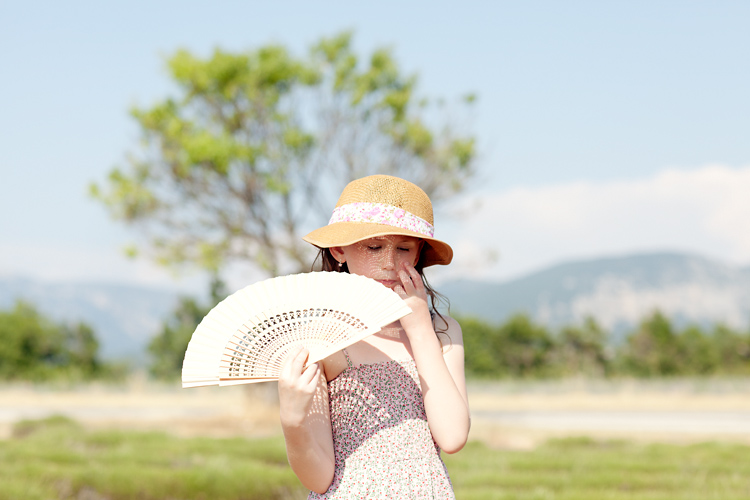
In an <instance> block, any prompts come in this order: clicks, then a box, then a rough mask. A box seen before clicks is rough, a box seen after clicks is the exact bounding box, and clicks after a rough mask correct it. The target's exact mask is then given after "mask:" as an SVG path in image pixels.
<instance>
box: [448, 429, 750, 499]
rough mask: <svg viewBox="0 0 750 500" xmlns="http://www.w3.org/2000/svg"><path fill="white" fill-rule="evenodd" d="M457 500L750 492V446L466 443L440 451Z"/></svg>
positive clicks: (584, 440) (585, 441)
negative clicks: (512, 447) (527, 447)
mask: <svg viewBox="0 0 750 500" xmlns="http://www.w3.org/2000/svg"><path fill="white" fill-rule="evenodd" d="M444 458H445V461H446V464H447V465H448V470H449V471H450V473H451V476H452V478H453V483H454V487H455V490H456V496H457V497H458V498H459V499H461V500H479V499H497V500H500V499H502V500H506V499H507V500H511V499H524V500H532V499H533V500H542V499H544V500H547V499H554V500H574V499H575V500H587V499H591V500H594V499H596V500H620V499H638V500H688V499H690V500H719V499H727V500H728V499H733V500H735V499H750V447H748V446H747V445H740V444H729V443H703V444H693V445H670V444H638V443H633V442H627V441H607V442H600V441H594V440H591V439H587V438H572V439H562V440H554V441H550V442H548V443H547V444H545V445H544V446H542V447H540V448H537V449H536V450H533V451H507V450H506V451H498V450H491V449H489V448H487V447H486V446H484V445H483V444H481V443H476V442H474V443H470V444H469V445H468V446H467V448H465V449H464V450H463V451H461V453H459V454H457V455H455V456H446V457H444Z"/></svg>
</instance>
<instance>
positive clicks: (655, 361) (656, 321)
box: [620, 311, 682, 377]
mask: <svg viewBox="0 0 750 500" xmlns="http://www.w3.org/2000/svg"><path fill="white" fill-rule="evenodd" d="M620 358H621V362H622V364H623V369H624V370H625V371H626V372H628V373H631V374H633V375H637V376H642V377H654V376H663V375H679V374H680V373H681V372H682V366H681V364H680V342H679V337H678V334H677V332H676V331H675V329H674V327H673V326H672V323H671V322H670V320H669V318H667V317H666V316H664V314H662V313H661V312H659V311H655V312H654V313H653V314H652V315H651V316H648V317H646V318H645V319H644V320H643V321H641V324H640V325H639V327H638V328H637V329H636V330H635V331H634V332H632V333H631V334H629V335H628V336H627V337H626V342H625V345H624V346H623V350H622V352H621V356H620Z"/></svg>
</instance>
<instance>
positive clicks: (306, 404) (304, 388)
mask: <svg viewBox="0 0 750 500" xmlns="http://www.w3.org/2000/svg"><path fill="white" fill-rule="evenodd" d="M307 354H308V353H307V350H306V349H300V350H298V351H296V352H294V353H292V354H291V355H290V356H289V358H288V359H287V360H286V361H285V363H284V365H283V366H282V369H281V374H280V375H279V386H278V387H279V416H280V419H281V429H282V430H283V432H284V440H285V442H286V453H287V459H288V460H289V465H290V466H291V467H292V470H293V471H294V473H295V474H296V475H297V477H298V478H299V480H300V481H301V482H302V484H303V485H304V486H305V487H306V488H309V489H311V490H313V491H315V492H317V493H324V492H325V491H326V490H327V489H328V487H329V486H330V485H331V481H332V480H333V469H334V452H333V437H332V435H331V418H330V413H329V412H330V409H329V407H328V388H327V385H326V377H325V373H324V372H323V371H322V370H321V368H320V365H319V364H317V363H316V364H313V365H310V366H308V367H307V368H305V369H304V370H303V369H302V366H303V363H304V361H305V360H306V359H307Z"/></svg>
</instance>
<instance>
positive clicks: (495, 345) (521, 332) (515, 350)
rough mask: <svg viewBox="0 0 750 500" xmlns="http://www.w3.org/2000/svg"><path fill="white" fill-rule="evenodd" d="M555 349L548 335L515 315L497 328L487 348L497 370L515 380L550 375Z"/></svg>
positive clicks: (527, 317)
mask: <svg viewBox="0 0 750 500" xmlns="http://www.w3.org/2000/svg"><path fill="white" fill-rule="evenodd" d="M554 347H555V343H554V340H553V338H552V336H551V335H550V332H549V331H548V330H547V329H546V328H545V327H544V326H542V325H538V324H535V323H534V322H533V321H532V320H531V318H529V316H528V315H526V314H522V313H519V314H515V315H513V316H511V317H510V318H508V320H507V321H506V322H505V323H503V324H502V325H500V327H499V328H498V329H497V332H496V334H495V335H494V336H493V338H492V340H491V344H490V348H491V349H492V351H493V355H495V356H497V359H498V360H500V369H501V370H502V372H504V373H505V374H508V375H511V376H514V377H539V376H548V375H550V374H551V373H550V355H551V353H552V351H553V349H554Z"/></svg>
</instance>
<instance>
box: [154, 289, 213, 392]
mask: <svg viewBox="0 0 750 500" xmlns="http://www.w3.org/2000/svg"><path fill="white" fill-rule="evenodd" d="M226 296H227V291H226V288H225V286H224V283H223V282H222V281H221V280H220V279H218V278H217V277H216V276H214V278H213V280H212V282H211V295H210V299H209V301H208V303H207V304H200V303H198V301H196V300H195V299H193V298H191V297H182V298H181V299H180V301H179V303H178V305H177V307H176V308H175V310H174V313H173V315H172V317H170V318H168V319H167V320H166V321H164V323H162V329H161V332H159V333H158V334H157V335H156V336H155V337H154V338H153V339H151V342H149V345H148V352H149V354H150V355H151V363H150V366H149V372H150V373H151V375H153V376H154V377H156V378H159V379H166V380H170V379H175V378H178V377H179V376H180V374H181V372H182V362H183V360H184V359H185V351H186V350H187V346H188V343H189V342H190V338H191V337H192V335H193V332H194V331H195V329H196V327H197V326H198V324H199V323H200V322H201V320H202V319H203V317H204V316H205V315H206V314H208V313H209V311H210V310H211V309H212V308H213V307H214V306H215V305H216V304H218V303H219V302H220V301H221V300H223V299H224V298H225V297H226Z"/></svg>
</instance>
